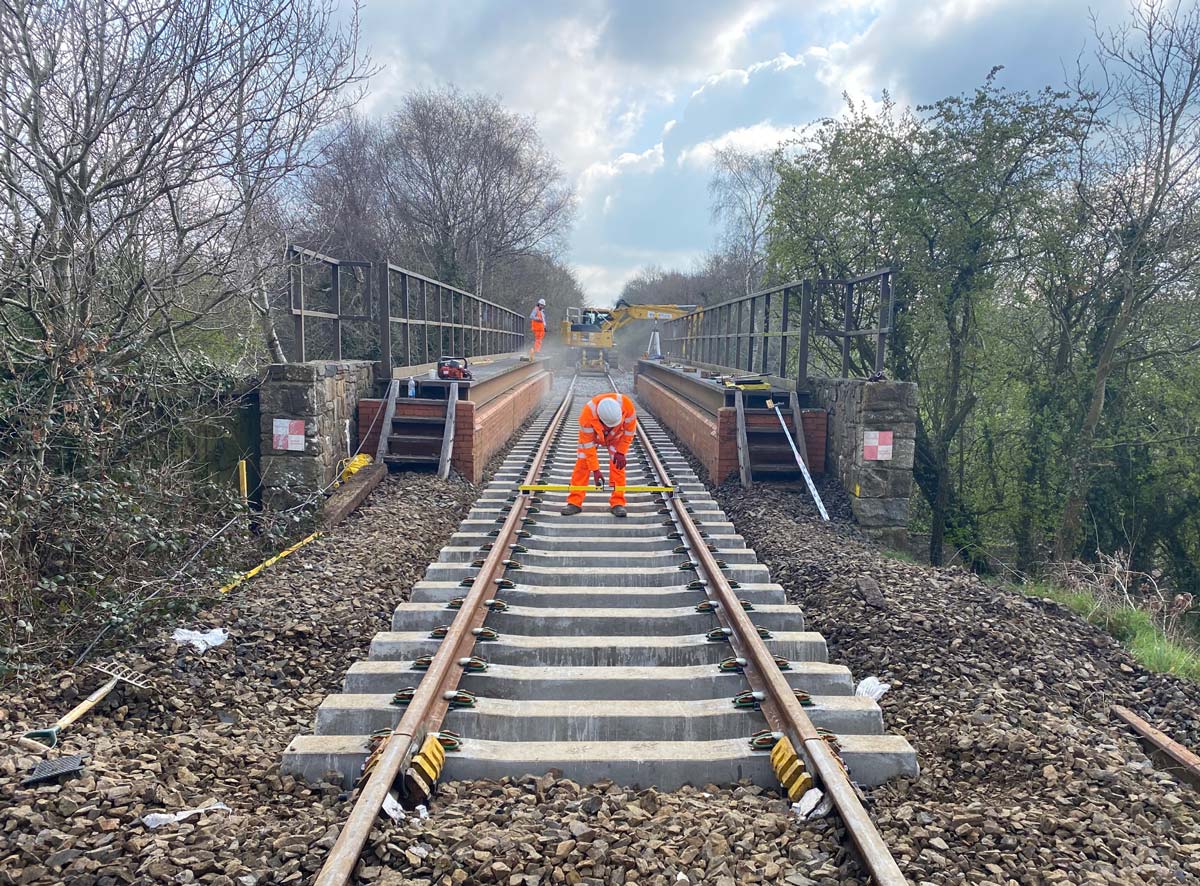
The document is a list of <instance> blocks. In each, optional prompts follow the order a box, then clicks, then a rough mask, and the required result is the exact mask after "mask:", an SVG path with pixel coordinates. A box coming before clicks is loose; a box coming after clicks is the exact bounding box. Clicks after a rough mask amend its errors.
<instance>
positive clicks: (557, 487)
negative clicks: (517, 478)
mask: <svg viewBox="0 0 1200 886" xmlns="http://www.w3.org/2000/svg"><path fill="white" fill-rule="evenodd" d="M517 488H518V489H519V490H521V491H522V492H603V491H605V490H608V491H609V492H612V491H614V490H615V491H618V492H674V491H675V487H674V486H568V485H566V484H564V483H524V484H522V485H520V486H518V487H517Z"/></svg>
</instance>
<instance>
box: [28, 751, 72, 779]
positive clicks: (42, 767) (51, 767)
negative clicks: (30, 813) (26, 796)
mask: <svg viewBox="0 0 1200 886" xmlns="http://www.w3.org/2000/svg"><path fill="white" fill-rule="evenodd" d="M82 771H83V755H82V754H69V755H67V756H65V757H59V758H58V759H57V760H42V762H40V763H38V764H37V765H36V766H34V767H33V772H31V773H29V775H27V776H25V778H23V779H21V787H28V786H29V785H32V784H40V783H41V782H43V781H53V780H54V779H56V778H64V777H66V776H68V775H70V776H74V775H78V774H79V773H80V772H82Z"/></svg>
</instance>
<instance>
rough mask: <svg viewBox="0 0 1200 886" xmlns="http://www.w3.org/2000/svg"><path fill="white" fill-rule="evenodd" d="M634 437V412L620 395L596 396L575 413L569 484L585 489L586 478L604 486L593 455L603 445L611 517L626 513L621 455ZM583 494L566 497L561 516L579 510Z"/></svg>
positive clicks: (630, 404) (624, 397)
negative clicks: (575, 438)
mask: <svg viewBox="0 0 1200 886" xmlns="http://www.w3.org/2000/svg"><path fill="white" fill-rule="evenodd" d="M636 434H637V410H636V409H634V407H633V401H632V400H630V399H629V398H628V397H626V396H625V395H624V394H597V395H596V396H595V397H593V398H592V399H591V400H589V401H588V402H587V403H585V404H584V407H583V411H582V412H581V413H579V450H578V452H577V453H576V460H575V471H574V473H572V474H571V485H572V486H586V485H587V484H588V480H589V479H595V481H596V485H597V486H605V485H608V484H606V483H605V482H604V475H603V474H602V473H600V459H599V457H597V455H596V451H597V449H599V448H600V447H601V446H603V447H604V448H605V449H607V450H608V464H609V468H610V470H609V474H608V480H609V483H610V484H611V485H612V487H613V490H612V495H610V496H609V497H608V504H609V510H610V511H612V514H613V516H614V517H624V516H625V513H626V512H625V455H626V453H628V452H629V446H630V444H631V443H633V438H634V436H635V435H636ZM585 495H587V493H586V492H583V491H576V492H572V493H571V494H570V495H568V496H567V506H566V507H565V508H563V509H562V513H563V514H564V515H566V516H570V515H571V514H578V513H579V512H580V511H582V510H583V498H584V496H585Z"/></svg>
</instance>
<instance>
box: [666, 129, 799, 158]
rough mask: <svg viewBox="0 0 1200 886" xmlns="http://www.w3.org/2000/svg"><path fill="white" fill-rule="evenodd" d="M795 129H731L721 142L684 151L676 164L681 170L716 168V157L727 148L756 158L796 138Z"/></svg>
mask: <svg viewBox="0 0 1200 886" xmlns="http://www.w3.org/2000/svg"><path fill="white" fill-rule="evenodd" d="M795 131H796V130H795V127H793V126H776V125H775V124H773V123H771V122H765V123H755V124H754V125H753V126H743V127H741V128H740V129H731V130H730V131H729V132H726V133H724V134H722V135H720V136H718V137H717V138H713V139H709V140H707V141H702V142H699V143H697V144H695V145H692V146H691V147H690V148H685V149H684V150H682V151H680V153H679V156H678V157H677V158H676V160H675V162H676V163H677V164H678V165H680V166H685V165H686V166H694V167H697V168H700V169H707V168H708V167H709V166H710V165H711V164H712V158H713V154H715V153H716V152H717V151H719V150H723V149H725V148H737V149H738V150H739V151H746V152H748V153H752V154H761V153H766V152H768V151H773V150H775V148H777V147H779V145H780V144H781V143H783V142H785V141H787V140H788V139H790V138H792V137H793V136H794V135H795Z"/></svg>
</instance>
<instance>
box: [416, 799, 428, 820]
mask: <svg viewBox="0 0 1200 886" xmlns="http://www.w3.org/2000/svg"><path fill="white" fill-rule="evenodd" d="M417 817H418V818H422V819H424V818H429V810H428V809H426V808H425V804H424V803H421V804H420V805H418V806H417Z"/></svg>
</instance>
